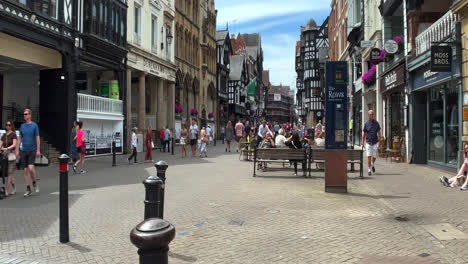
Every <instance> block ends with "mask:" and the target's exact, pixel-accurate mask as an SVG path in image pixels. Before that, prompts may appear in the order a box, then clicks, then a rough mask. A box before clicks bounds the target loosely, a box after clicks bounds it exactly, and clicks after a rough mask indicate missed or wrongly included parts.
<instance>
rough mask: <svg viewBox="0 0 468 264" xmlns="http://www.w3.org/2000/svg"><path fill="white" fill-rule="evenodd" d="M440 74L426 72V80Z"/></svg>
mask: <svg viewBox="0 0 468 264" xmlns="http://www.w3.org/2000/svg"><path fill="white" fill-rule="evenodd" d="M437 73H438V72H431V71H430V70H429V71H425V72H424V79H427V78H431V77H432V76H434V75H436V74H437Z"/></svg>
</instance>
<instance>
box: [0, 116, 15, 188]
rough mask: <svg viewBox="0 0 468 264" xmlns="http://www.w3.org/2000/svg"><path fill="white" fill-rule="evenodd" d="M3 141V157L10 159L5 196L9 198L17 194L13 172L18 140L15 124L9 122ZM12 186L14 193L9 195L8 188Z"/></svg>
mask: <svg viewBox="0 0 468 264" xmlns="http://www.w3.org/2000/svg"><path fill="white" fill-rule="evenodd" d="M1 140H2V153H3V155H6V157H7V158H8V181H7V184H6V186H5V196H8V194H15V193H16V184H15V179H14V178H13V172H14V171H15V168H16V155H15V150H16V143H17V138H16V132H15V126H14V125H13V122H11V121H7V123H6V133H5V134H3V136H2V139H1ZM10 186H11V187H13V191H12V192H11V193H8V188H9V187H10Z"/></svg>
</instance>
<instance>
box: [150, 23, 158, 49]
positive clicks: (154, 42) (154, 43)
mask: <svg viewBox="0 0 468 264" xmlns="http://www.w3.org/2000/svg"><path fill="white" fill-rule="evenodd" d="M151 49H152V50H153V52H155V53H158V18H157V17H155V16H152V17H151Z"/></svg>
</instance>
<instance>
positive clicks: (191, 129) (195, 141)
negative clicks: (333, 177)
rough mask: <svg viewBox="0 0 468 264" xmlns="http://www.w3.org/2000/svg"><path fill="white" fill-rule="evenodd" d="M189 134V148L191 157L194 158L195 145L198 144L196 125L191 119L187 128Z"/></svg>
mask: <svg viewBox="0 0 468 264" xmlns="http://www.w3.org/2000/svg"><path fill="white" fill-rule="evenodd" d="M189 133H190V146H191V148H192V157H195V153H197V144H198V125H197V123H196V121H195V119H192V125H191V126H190V127H189Z"/></svg>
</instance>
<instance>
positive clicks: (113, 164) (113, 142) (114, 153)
mask: <svg viewBox="0 0 468 264" xmlns="http://www.w3.org/2000/svg"><path fill="white" fill-rule="evenodd" d="M116 153H117V150H116V149H115V140H114V141H112V167H115V166H117V164H116V162H115V155H116Z"/></svg>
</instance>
